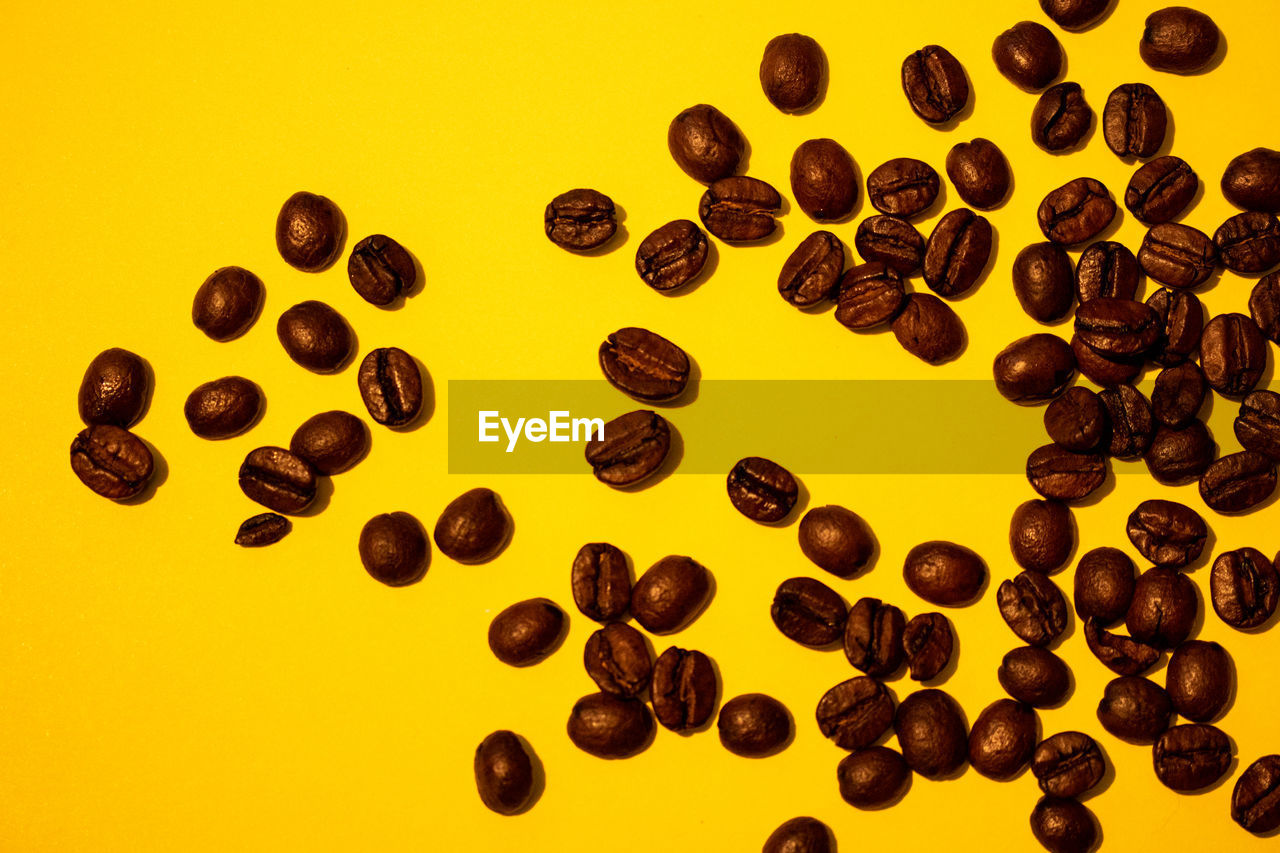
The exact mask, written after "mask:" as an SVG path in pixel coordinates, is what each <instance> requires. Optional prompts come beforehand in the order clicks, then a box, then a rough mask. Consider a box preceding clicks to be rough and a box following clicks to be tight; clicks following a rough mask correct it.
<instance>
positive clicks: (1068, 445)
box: [1024, 385, 1111, 568]
mask: <svg viewBox="0 0 1280 853" xmlns="http://www.w3.org/2000/svg"><path fill="white" fill-rule="evenodd" d="M1044 429H1045V432H1046V433H1048V435H1049V438H1051V439H1053V443H1054V444H1056V445H1058V446H1059V447H1062V448H1063V449H1065V450H1070V451H1071V452H1072V453H1089V452H1091V451H1094V450H1097V449H1098V446H1099V445H1100V444H1101V443H1102V442H1103V440H1107V441H1108V445H1109V442H1110V432H1111V422H1110V420H1109V418H1108V415H1107V408H1106V406H1104V405H1102V401H1101V400H1100V399H1099V398H1098V395H1097V394H1095V393H1093V392H1092V391H1090V390H1089V389H1088V388H1085V387H1083V386H1080V385H1077V386H1075V387H1074V388H1068V389H1067V390H1066V391H1065V392H1064V393H1063V394H1062V396H1060V397H1058V398H1057V399H1056V400H1054V401H1053V402H1051V403H1050V404H1049V405H1048V406H1046V407H1045V410H1044ZM1024 568H1029V567H1026V566H1024Z"/></svg>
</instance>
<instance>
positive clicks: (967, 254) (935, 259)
mask: <svg viewBox="0 0 1280 853" xmlns="http://www.w3.org/2000/svg"><path fill="white" fill-rule="evenodd" d="M991 241H992V236H991V223H990V222H988V221H987V220H986V219H985V218H984V217H982V216H978V215H977V214H975V213H974V212H973V211H972V210H969V209H967V208H963V207H962V208H959V209H957V210H953V211H951V212H950V213H948V214H947V215H946V216H944V217H942V219H940V220H938V224H937V225H935V226H934V228H933V232H932V233H931V234H930V235H929V240H928V242H927V243H926V244H925V250H924V262H923V266H924V281H925V284H927V285H929V289H930V290H932V291H933V292H934V293H936V294H938V295H939V296H945V297H947V298H948V299H951V298H953V297H956V296H961V295H963V294H965V293H968V292H969V291H970V290H972V289H973V286H974V285H975V284H977V283H978V279H979V278H981V277H982V271H983V270H985V269H986V268H987V261H989V260H990V259H991Z"/></svg>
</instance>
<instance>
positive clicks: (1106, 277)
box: [1076, 240, 1142, 303]
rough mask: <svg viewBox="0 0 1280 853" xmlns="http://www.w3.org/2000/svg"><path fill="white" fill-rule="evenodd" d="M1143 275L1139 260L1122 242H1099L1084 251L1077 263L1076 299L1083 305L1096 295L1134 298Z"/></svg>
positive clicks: (1095, 297) (1096, 296)
mask: <svg viewBox="0 0 1280 853" xmlns="http://www.w3.org/2000/svg"><path fill="white" fill-rule="evenodd" d="M1141 275H1142V272H1141V270H1139V269H1138V259H1137V258H1135V257H1134V256H1133V252H1130V251H1129V250H1128V249H1126V248H1125V247H1124V245H1123V244H1121V243H1116V242H1115V241H1113V240H1101V241H1099V242H1097V243H1094V244H1092V245H1091V246H1089V248H1087V249H1085V250H1084V252H1082V253H1081V255H1080V261H1079V263H1077V264H1076V296H1077V297H1078V298H1079V299H1080V301H1081V302H1082V303H1084V302H1088V301H1089V300H1091V299H1097V298H1098V297H1099V296H1109V297H1113V298H1116V299H1133V298H1134V297H1135V296H1137V293H1138V283H1139V280H1140V277H1141Z"/></svg>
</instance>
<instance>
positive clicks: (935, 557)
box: [902, 540, 987, 607]
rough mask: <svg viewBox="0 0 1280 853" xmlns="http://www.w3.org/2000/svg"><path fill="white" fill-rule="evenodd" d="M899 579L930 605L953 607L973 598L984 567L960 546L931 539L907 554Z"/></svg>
mask: <svg viewBox="0 0 1280 853" xmlns="http://www.w3.org/2000/svg"><path fill="white" fill-rule="evenodd" d="M902 577H903V579H904V580H905V581H906V583H907V586H908V587H909V588H910V589H911V591H912V592H914V593H915V594H916V595H918V596H920V597H921V598H923V599H924V600H925V601H927V602H929V603H930V604H936V605H939V606H942V607H953V606H959V605H964V604H968V603H969V602H971V601H973V600H974V598H976V597H977V595H978V593H979V592H980V591H981V590H982V585H983V583H984V582H985V581H986V579H987V564H986V563H984V562H983V560H982V558H981V557H979V556H978V555H977V554H976V553H974V552H973V551H972V550H971V549H969V548H966V547H965V546H963V545H957V544H956V543H954V542H943V541H936V540H935V541H931V542H922V543H920V544H919V545H917V546H915V547H914V548H912V549H911V550H910V551H908V552H907V558H906V561H905V562H904V563H903V565H902Z"/></svg>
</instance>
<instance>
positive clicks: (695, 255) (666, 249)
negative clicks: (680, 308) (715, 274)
mask: <svg viewBox="0 0 1280 853" xmlns="http://www.w3.org/2000/svg"><path fill="white" fill-rule="evenodd" d="M706 262H707V235H706V234H703V233H702V229H701V228H699V227H698V226H697V225H695V224H694V223H692V222H690V221H689V220H687V219H676V220H674V221H672V222H668V223H667V224H666V225H663V226H662V227H661V228H658V229H657V230H655V231H654V232H652V233H651V234H650V235H649V236H648V237H645V238H644V240H643V241H641V243H640V248H638V249H636V272H637V273H639V275H640V279H641V280H642V281H643V282H644V283H645V284H647V285H649V286H650V287H652V288H653V289H654V290H656V291H658V292H659V293H667V292H669V291H672V290H677V289H679V288H681V287H684V286H685V285H686V284H688V283H689V282H691V281H693V280H694V279H696V278H697V277H698V274H699V273H701V272H702V267H703V265H704V264H705V263H706Z"/></svg>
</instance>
